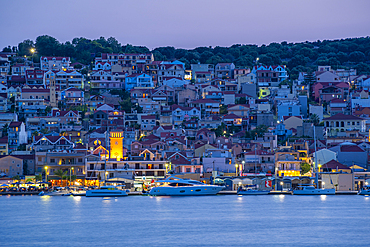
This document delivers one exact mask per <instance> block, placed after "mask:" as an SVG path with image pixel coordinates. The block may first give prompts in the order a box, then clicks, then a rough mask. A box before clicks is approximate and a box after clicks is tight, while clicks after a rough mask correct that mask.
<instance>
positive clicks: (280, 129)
mask: <svg viewBox="0 0 370 247" xmlns="http://www.w3.org/2000/svg"><path fill="white" fill-rule="evenodd" d="M272 133H274V135H277V137H278V140H279V141H280V140H285V139H286V138H288V137H290V136H292V134H293V132H292V131H291V130H287V129H286V128H285V124H283V123H280V124H278V125H277V126H276V129H274V130H273V131H272Z"/></svg>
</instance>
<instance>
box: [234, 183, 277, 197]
mask: <svg viewBox="0 0 370 247" xmlns="http://www.w3.org/2000/svg"><path fill="white" fill-rule="evenodd" d="M269 193H270V191H268V190H258V189H257V185H255V184H254V185H247V186H245V187H242V186H240V187H239V188H238V192H237V194H238V195H268V194H269Z"/></svg>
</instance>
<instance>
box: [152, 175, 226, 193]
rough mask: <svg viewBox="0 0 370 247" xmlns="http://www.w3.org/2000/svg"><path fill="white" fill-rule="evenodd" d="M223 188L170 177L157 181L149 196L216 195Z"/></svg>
mask: <svg viewBox="0 0 370 247" xmlns="http://www.w3.org/2000/svg"><path fill="white" fill-rule="evenodd" d="M223 188H225V186H218V185H209V184H204V183H202V182H199V181H196V180H190V179H182V178H178V177H175V176H170V177H168V178H166V179H164V180H158V181H157V182H156V187H153V188H152V189H151V190H150V192H149V194H150V195H152V196H197V195H216V194H217V193H218V192H220V191H221V190H222V189H223Z"/></svg>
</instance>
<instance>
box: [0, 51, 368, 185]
mask: <svg viewBox="0 0 370 247" xmlns="http://www.w3.org/2000/svg"><path fill="white" fill-rule="evenodd" d="M33 53H37V51H36V50H33V51H32V54H33ZM369 90H370V75H367V74H361V73H357V71H356V69H334V68H333V67H332V66H329V65H328V66H326V65H319V66H317V67H316V71H307V72H299V76H298V79H291V78H290V76H289V74H288V71H287V69H286V65H283V64H276V65H274V66H265V65H263V64H261V63H259V61H258V58H257V59H256V60H255V61H254V66H251V67H240V66H236V65H235V64H234V63H217V64H215V65H214V64H201V63H197V64H191V67H190V68H186V66H185V64H184V63H183V62H181V61H179V60H164V61H156V60H155V59H154V56H153V53H143V54H141V53H101V54H100V56H96V57H95V59H94V62H93V64H90V65H84V64H82V63H78V62H75V63H72V58H70V57H59V56H56V57H53V56H50V57H46V56H40V60H39V61H37V62H35V61H34V60H33V57H29V56H28V57H27V56H25V57H19V56H17V53H14V52H1V53H0V91H1V92H0V126H1V129H2V131H1V138H0V154H1V156H0V175H1V176H0V183H1V184H12V183H16V182H18V183H20V184H26V183H27V182H30V181H32V182H41V181H43V182H45V183H48V184H49V185H50V186H68V185H71V184H73V185H78V186H99V185H100V184H101V183H102V181H115V182H117V183H123V184H124V185H125V187H126V189H129V190H131V191H142V190H145V189H147V188H149V187H150V186H151V184H152V183H153V182H154V181H157V180H160V179H164V178H166V177H167V176H168V175H172V174H174V175H176V176H177V177H181V178H190V179H194V180H198V181H202V182H204V183H206V184H219V185H224V186H225V189H226V190H231V191H233V190H237V189H238V188H239V187H240V186H241V185H249V184H258V185H259V186H260V188H264V189H269V190H281V191H283V190H291V189H294V188H296V187H297V186H299V185H301V184H310V183H312V182H313V177H314V176H315V174H316V173H319V184H318V185H317V186H319V187H320V188H322V187H325V188H335V189H336V191H357V190H360V189H361V188H362V187H364V186H365V185H367V183H368V179H369V174H370V173H368V171H367V170H368V167H369V161H370V159H369V155H370V141H369V129H370V96H369ZM315 163H316V164H315ZM315 167H317V168H318V169H315ZM271 181H272V182H271ZM369 181H370V180H369ZM18 187H19V186H18Z"/></svg>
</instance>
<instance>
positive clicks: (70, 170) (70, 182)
mask: <svg viewBox="0 0 370 247" xmlns="http://www.w3.org/2000/svg"><path fill="white" fill-rule="evenodd" d="M74 169H75V168H74V167H72V168H71V169H69V185H71V184H72V179H71V178H72V176H71V172H72V170H74Z"/></svg>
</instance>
